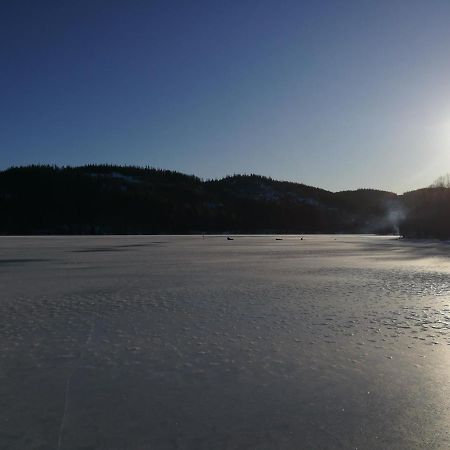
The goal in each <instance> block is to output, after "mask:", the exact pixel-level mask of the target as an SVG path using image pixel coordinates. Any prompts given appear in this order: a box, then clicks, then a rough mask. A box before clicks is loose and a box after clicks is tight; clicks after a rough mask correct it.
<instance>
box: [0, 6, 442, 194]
mask: <svg viewBox="0 0 450 450" xmlns="http://www.w3.org/2000/svg"><path fill="white" fill-rule="evenodd" d="M449 23H450V3H448V2H445V1H440V0H435V1H431V2H421V1H408V2H406V1H394V2H393V1H380V2H376V3H375V2H373V3H368V2H364V3H362V2H357V1H347V2H344V3H339V4H337V3H336V2H331V1H325V2H321V3H320V4H317V3H315V2H304V1H303V2H302V1H301V2H297V1H295V2H294V1H287V2H283V4H282V5H281V4H279V3H278V2H275V1H261V2H257V3H255V2H251V1H248V2H231V3H228V4H212V3H210V2H202V1H200V2H196V3H195V4H186V3H184V2H177V1H174V2H161V1H155V2H151V3H150V2H144V1H140V0H134V1H130V2H126V3H124V2H118V1H108V2H106V1H100V0H96V1H90V2H87V1H80V2H76V3H75V2H68V1H41V2H30V1H23V2H11V3H10V2H8V3H3V4H2V5H0V25H1V29H2V38H3V39H2V40H1V43H0V54H1V56H2V61H3V68H2V71H1V72H0V81H1V85H2V87H3V89H2V91H3V92H2V103H1V105H0V119H1V122H2V134H1V136H2V137H1V138H0V145H1V148H2V153H1V158H0V169H6V168H7V167H9V166H11V165H28V164H36V163H43V164H57V165H82V164H90V163H91V164H95V163H110V164H130V165H150V166H154V167H161V168H167V169H170V170H176V171H179V172H183V173H193V174H195V175H197V176H199V177H201V178H204V179H208V178H221V177H223V176H226V175H227V174H233V173H257V174H261V175H264V176H269V177H272V178H274V179H278V180H287V181H293V182H299V183H304V184H307V185H312V186H318V187H321V188H323V189H327V190H330V191H334V192H335V191H341V190H349V189H358V188H374V189H383V190H386V191H391V192H396V193H402V192H405V191H409V190H413V189H417V188H421V187H425V186H428V185H429V184H431V183H432V182H433V181H434V180H435V179H436V178H437V177H439V176H441V175H443V174H445V173H447V172H449V170H450V152H449V151H448V150H449V147H450V102H449V101H448V98H450V95H449V94H450V80H449V74H450V70H449V69H450V61H449V59H448V54H449V53H450V27H449Z"/></svg>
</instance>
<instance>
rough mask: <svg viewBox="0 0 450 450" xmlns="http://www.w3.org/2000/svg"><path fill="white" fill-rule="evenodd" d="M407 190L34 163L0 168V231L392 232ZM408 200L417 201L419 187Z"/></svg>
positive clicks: (398, 222)
mask: <svg viewBox="0 0 450 450" xmlns="http://www.w3.org/2000/svg"><path fill="white" fill-rule="evenodd" d="M404 200H405V199H404V198H403V197H401V196H397V195H396V194H393V193H390V192H384V191H378V190H369V189H361V190H357V191H345V192H337V193H333V192H329V191H326V190H324V189H319V188H315V187H311V186H306V185H304V184H298V183H292V182H285V181H276V180H273V179H271V178H267V177H262V176H258V175H235V176H229V177H226V178H223V179H220V180H208V181H203V180H201V179H200V178H197V177H195V176H192V175H185V174H182V173H178V172H173V171H168V170H159V169H154V168H148V167H147V168H140V167H129V166H126V167H121V166H110V165H88V166H82V167H63V168H58V167H54V166H28V167H18V168H10V169H7V170H5V171H1V172H0V233H1V234H109V233H112V234H133V233H202V232H206V233H221V232H230V233H233V232H234V233H275V232H276V233H335V232H342V233H361V232H374V233H395V232H397V231H398V226H399V225H400V226H403V222H405V220H404V214H403V212H401V213H399V211H403V208H404V203H405V201H404ZM406 200H407V203H408V207H410V208H411V209H414V208H413V207H414V205H415V200H414V199H413V195H412V193H410V194H408V195H407V196H406Z"/></svg>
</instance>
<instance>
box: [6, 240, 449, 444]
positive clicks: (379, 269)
mask: <svg viewBox="0 0 450 450" xmlns="http://www.w3.org/2000/svg"><path fill="white" fill-rule="evenodd" d="M282 238H283V240H276V238H275V236H255V237H249V236H248V237H236V238H235V239H234V240H233V241H227V240H226V237H223V236H220V237H212V236H211V237H210V236H207V237H205V239H202V237H201V236H190V237H189V236H184V237H183V236H179V237H168V236H139V237H134V236H128V237H106V236H105V237H24V238H19V237H2V238H0V287H1V291H0V292H1V294H0V314H1V325H0V350H1V352H0V358H1V359H0V402H1V405H2V407H1V408H0V448H1V449H11V450H12V449H17V450H19V449H20V450H23V449H27V450H28V449H42V450H49V449H84V450H87V449H104V450H113V449H130V450H138V449H139V450H141V449H142V450H143V449H152V450H159V449H195V450H197V449H199V450H203V449H204V450H221V449H242V450H244V449H245V450H247V449H267V450H269V449H270V450H272V449H277V450H278V449H314V450H316V449H335V448H336V449H356V448H358V449H405V450H406V449H408V450H411V449H423V448H427V449H448V448H450V433H449V424H450V345H449V344H450V334H449V330H450V257H449V256H450V246H449V245H448V244H443V243H430V242H425V243H414V242H408V241H399V240H397V239H396V238H392V237H368V236H306V237H305V239H304V240H303V241H301V240H300V239H299V238H298V237H297V236H283V237H282Z"/></svg>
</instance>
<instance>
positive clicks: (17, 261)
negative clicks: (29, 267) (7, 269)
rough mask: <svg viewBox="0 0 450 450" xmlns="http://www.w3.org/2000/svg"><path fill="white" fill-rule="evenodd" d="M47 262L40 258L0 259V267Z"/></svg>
mask: <svg viewBox="0 0 450 450" xmlns="http://www.w3.org/2000/svg"><path fill="white" fill-rule="evenodd" d="M44 261H49V260H48V259H41V258H13V259H0V265H5V266H7V265H9V264H26V263H33V262H44Z"/></svg>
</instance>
